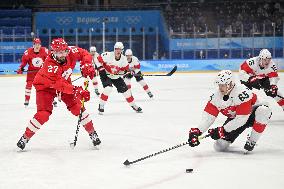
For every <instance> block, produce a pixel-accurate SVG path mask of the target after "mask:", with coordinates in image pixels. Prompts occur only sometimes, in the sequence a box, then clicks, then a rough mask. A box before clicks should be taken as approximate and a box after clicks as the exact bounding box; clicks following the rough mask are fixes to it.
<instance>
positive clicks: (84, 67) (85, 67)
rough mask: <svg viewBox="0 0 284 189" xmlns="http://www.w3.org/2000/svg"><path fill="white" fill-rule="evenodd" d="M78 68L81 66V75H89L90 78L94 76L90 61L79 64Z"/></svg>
mask: <svg viewBox="0 0 284 189" xmlns="http://www.w3.org/2000/svg"><path fill="white" fill-rule="evenodd" d="M80 68H81V73H82V76H83V77H88V76H89V78H90V79H93V78H94V75H95V68H94V66H93V64H91V63H85V64H81V66H80Z"/></svg>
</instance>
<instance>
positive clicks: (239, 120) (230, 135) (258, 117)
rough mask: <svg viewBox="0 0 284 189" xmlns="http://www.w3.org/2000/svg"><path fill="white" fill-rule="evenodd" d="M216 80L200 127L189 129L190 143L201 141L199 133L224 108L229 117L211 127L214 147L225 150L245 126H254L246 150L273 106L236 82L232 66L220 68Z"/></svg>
mask: <svg viewBox="0 0 284 189" xmlns="http://www.w3.org/2000/svg"><path fill="white" fill-rule="evenodd" d="M215 82H216V84H217V85H218V90H217V91H216V92H214V93H213V94H212V95H211V97H210V100H209V101H208V103H207V105H206V107H205V109H204V112H203V116H202V120H201V122H200V124H199V125H198V127H197V128H191V129H190V131H189V139H188V142H189V145H190V146H191V147H194V146H197V145H199V144H200V142H199V139H198V137H199V136H200V135H201V134H202V133H204V132H206V130H207V129H208V128H209V127H210V126H211V125H212V124H213V123H214V121H215V119H216V118H217V116H218V114H219V112H221V113H222V114H223V115H225V116H226V117H227V120H226V121H225V123H224V124H223V125H222V126H220V127H217V128H214V129H209V130H208V133H209V135H210V137H211V138H212V139H214V140H216V142H215V144H214V148H215V150H216V151H226V150H227V148H228V147H229V146H230V144H232V143H233V142H234V141H235V139H236V138H237V137H238V136H239V135H240V134H241V133H242V132H243V131H244V130H245V129H247V128H250V127H252V130H251V133H250V136H249V138H248V140H247V141H246V143H245V145H244V149H245V150H246V151H252V150H253V149H254V146H255V144H256V142H257V141H258V139H259V137H260V136H261V134H262V133H263V131H264V130H265V127H266V125H267V123H268V121H269V119H270V117H271V110H270V108H269V107H268V106H267V105H265V104H264V103H260V102H259V100H258V99H257V96H256V94H254V93H252V91H251V90H249V89H248V88H247V87H246V86H244V85H242V84H236V83H235V82H234V80H233V74H232V72H231V71H230V70H223V71H221V72H219V74H218V76H217V78H216V81H215Z"/></svg>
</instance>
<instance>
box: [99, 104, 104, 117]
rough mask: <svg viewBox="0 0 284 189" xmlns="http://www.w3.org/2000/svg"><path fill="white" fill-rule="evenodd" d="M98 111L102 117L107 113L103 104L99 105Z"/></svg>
mask: <svg viewBox="0 0 284 189" xmlns="http://www.w3.org/2000/svg"><path fill="white" fill-rule="evenodd" d="M98 110H99V114H100V115H103V113H104V111H105V108H104V105H103V104H99V108H98Z"/></svg>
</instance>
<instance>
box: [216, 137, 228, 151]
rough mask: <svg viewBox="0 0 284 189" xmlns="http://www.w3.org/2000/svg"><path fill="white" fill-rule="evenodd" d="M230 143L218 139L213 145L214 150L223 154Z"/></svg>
mask: <svg viewBox="0 0 284 189" xmlns="http://www.w3.org/2000/svg"><path fill="white" fill-rule="evenodd" d="M230 144H231V143H230V142H229V141H226V140H223V139H219V140H216V141H215V143H214V149H215V150H216V151H217V152H224V151H226V150H227V149H228V147H229V146H230Z"/></svg>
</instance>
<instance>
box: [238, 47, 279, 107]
mask: <svg viewBox="0 0 284 189" xmlns="http://www.w3.org/2000/svg"><path fill="white" fill-rule="evenodd" d="M271 59H272V57H271V53H270V52H269V51H268V50H267V49H262V50H261V51H260V53H259V55H258V56H257V57H253V58H250V59H248V60H246V61H245V62H244V63H242V64H241V67H240V71H239V73H240V75H239V77H240V80H241V83H243V84H244V85H246V86H247V87H248V88H250V89H252V88H255V89H263V90H264V92H265V93H266V95H267V96H271V97H272V98H274V99H275V100H276V102H277V103H278V104H279V106H281V107H282V109H283V110H284V99H283V97H282V96H283V95H282V94H281V93H280V92H279V91H278V87H277V83H278V81H279V76H278V73H277V66H276V65H275V63H274V62H273V61H272V60H271ZM281 97H282V98H281Z"/></svg>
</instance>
